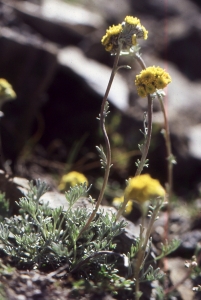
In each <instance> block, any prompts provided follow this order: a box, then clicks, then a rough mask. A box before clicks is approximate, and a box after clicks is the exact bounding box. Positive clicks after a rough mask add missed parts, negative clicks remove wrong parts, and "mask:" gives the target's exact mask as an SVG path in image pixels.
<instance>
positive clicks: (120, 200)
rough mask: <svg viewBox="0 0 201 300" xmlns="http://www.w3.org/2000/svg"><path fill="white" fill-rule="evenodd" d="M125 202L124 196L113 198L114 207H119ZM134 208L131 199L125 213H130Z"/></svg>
mask: <svg viewBox="0 0 201 300" xmlns="http://www.w3.org/2000/svg"><path fill="white" fill-rule="evenodd" d="M123 202H124V197H123V196H122V197H120V198H119V197H116V198H114V199H113V201H112V204H113V205H114V207H116V208H117V209H118V208H119V207H120V205H121V204H122V203H123ZM132 208H133V202H132V201H131V200H129V201H128V203H127V204H126V208H125V215H129V214H130V213H131V211H132Z"/></svg>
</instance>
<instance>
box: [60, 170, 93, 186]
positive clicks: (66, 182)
mask: <svg viewBox="0 0 201 300" xmlns="http://www.w3.org/2000/svg"><path fill="white" fill-rule="evenodd" d="M84 182H86V184H87V185H88V180H87V178H86V177H85V176H84V175H83V174H82V173H79V172H76V171H72V172H69V173H67V174H65V175H63V176H62V178H61V181H60V184H59V187H58V188H59V190H60V191H66V190H68V189H69V188H70V187H73V186H75V185H76V184H80V183H84Z"/></svg>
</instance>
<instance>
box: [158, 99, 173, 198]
mask: <svg viewBox="0 0 201 300" xmlns="http://www.w3.org/2000/svg"><path fill="white" fill-rule="evenodd" d="M158 99H159V102H160V106H161V110H162V113H163V118H164V127H165V132H164V137H165V144H166V151H167V161H168V175H167V177H168V191H167V192H168V196H169V199H170V198H171V196H172V182H173V178H172V177H173V176H172V169H173V163H172V158H173V155H172V146H171V140H170V130H169V125H168V119H167V114H166V110H165V106H164V103H163V99H162V97H161V96H159V95H158Z"/></svg>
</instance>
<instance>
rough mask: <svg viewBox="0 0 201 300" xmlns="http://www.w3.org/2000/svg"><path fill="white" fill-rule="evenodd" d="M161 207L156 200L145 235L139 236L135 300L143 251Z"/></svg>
mask: <svg viewBox="0 0 201 300" xmlns="http://www.w3.org/2000/svg"><path fill="white" fill-rule="evenodd" d="M160 209H161V203H160V202H158V203H157V205H156V207H155V209H154V210H153V214H152V215H151V219H150V222H149V225H148V226H147V230H146V234H145V237H144V238H143V237H142V236H141V237H140V240H142V241H143V244H142V247H140V248H139V252H138V255H137V260H136V261H137V263H136V266H135V279H136V284H135V295H136V300H138V299H139V298H138V292H139V288H140V270H141V269H142V268H143V265H144V263H145V259H144V257H145V253H146V248H147V244H148V241H149V238H150V235H151V231H152V227H153V224H154V222H155V220H156V217H157V215H158V212H159V210H160Z"/></svg>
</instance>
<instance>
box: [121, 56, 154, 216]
mask: <svg viewBox="0 0 201 300" xmlns="http://www.w3.org/2000/svg"><path fill="white" fill-rule="evenodd" d="M135 58H136V59H137V61H138V63H139V64H140V66H141V68H142V69H146V65H145V63H144V61H143V59H142V58H141V56H140V55H139V54H138V53H136V54H135ZM147 100H148V113H147V117H148V124H147V127H148V129H147V134H146V139H145V142H144V145H143V150H142V156H141V160H140V163H139V166H138V168H137V170H136V173H135V176H138V175H140V174H141V172H142V170H143V168H144V164H145V162H146V158H147V154H148V151H149V146H150V141H151V133H152V115H153V99H152V97H151V95H150V94H148V96H147ZM128 201H129V199H125V198H124V202H123V204H122V206H121V207H120V209H119V211H118V213H117V216H116V220H118V219H119V217H120V216H121V215H122V213H123V212H124V210H125V208H126V205H127V203H128Z"/></svg>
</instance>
